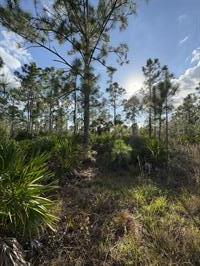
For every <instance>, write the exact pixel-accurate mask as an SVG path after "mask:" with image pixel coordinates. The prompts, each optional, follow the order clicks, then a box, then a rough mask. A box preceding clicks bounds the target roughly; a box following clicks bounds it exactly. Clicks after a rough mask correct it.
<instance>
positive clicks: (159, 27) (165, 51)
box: [0, 0, 200, 99]
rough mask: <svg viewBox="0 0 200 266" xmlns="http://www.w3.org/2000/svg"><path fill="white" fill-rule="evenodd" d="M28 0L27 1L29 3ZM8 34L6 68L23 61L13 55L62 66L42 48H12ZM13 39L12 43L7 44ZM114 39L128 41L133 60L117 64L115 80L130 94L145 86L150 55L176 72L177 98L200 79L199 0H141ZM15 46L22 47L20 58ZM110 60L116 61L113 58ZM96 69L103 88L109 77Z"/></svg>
mask: <svg viewBox="0 0 200 266" xmlns="http://www.w3.org/2000/svg"><path fill="white" fill-rule="evenodd" d="M29 1H30V0H27V1H24V3H25V5H27V7H28V2H29ZM43 2H45V0H43ZM46 3H47V4H48V1H46ZM2 30H3V29H2ZM2 33H3V35H2ZM7 35H8V34H6V32H5V30H4V31H3V32H2V31H1V35H0V56H2V57H4V58H3V59H4V61H6V62H5V63H6V64H7V68H8V69H7V72H8V71H10V72H12V71H13V70H15V69H17V68H19V65H20V64H17V62H16V61H15V65H13V62H12V59H13V60H15V59H16V60H18V61H19V62H20V63H23V62H25V61H26V60H30V58H31V57H32V60H34V61H36V63H37V64H38V65H39V66H41V67H46V66H56V67H63V65H61V64H59V63H55V62H54V61H53V59H55V57H54V56H53V55H52V54H50V53H49V52H46V51H45V50H43V49H38V48H33V49H29V50H28V51H27V52H25V51H23V52H22V49H21V48H20V49H21V50H20V49H18V48H16V47H15V48H14V51H13V50H12V49H13V47H14V42H15V38H16V37H14V36H12V37H11V36H10V35H9V36H10V37H9V38H8V37H7ZM16 39H17V42H22V40H21V39H19V38H16ZM11 42H12V43H13V46H12V45H10V47H8V44H9V43H11ZM112 42H113V43H114V44H117V43H121V42H126V43H127V44H128V46H129V60H130V63H129V64H128V65H124V66H122V67H118V72H117V74H116V75H115V79H116V81H118V82H119V83H120V84H121V85H122V86H124V87H125V88H126V89H127V94H128V95H129V96H130V95H132V94H134V93H135V92H136V91H137V90H138V89H140V88H141V87H142V82H143V77H142V71H141V67H142V66H143V65H144V64H145V62H146V60H147V59H148V58H149V57H151V58H159V59H160V61H161V63H162V64H167V65H168V66H169V68H170V70H171V71H172V72H173V73H174V74H175V76H176V77H177V80H178V81H179V82H180V84H181V87H182V91H181V92H180V95H179V98H178V99H181V97H183V96H185V95H186V94H187V93H188V92H192V89H193V86H195V84H196V83H197V81H198V79H199V80H200V50H199V49H198V48H199V47H200V0H150V1H149V3H148V4H146V3H145V1H143V0H140V1H139V0H138V10H137V15H136V16H133V17H131V18H130V19H129V26H128V29H127V30H126V31H125V32H122V33H120V34H119V32H118V31H115V32H113V33H112ZM16 49H18V50H19V51H18V56H17V58H15V57H16ZM63 51H65V50H63ZM5 53H6V54H7V55H5ZM8 55H11V56H12V58H11V57H8ZM20 55H21V58H20ZM194 56H195V59H194ZM109 60H110V61H111V62H114V61H113V60H114V59H113V58H110V59H109ZM10 65H11V67H10ZM115 66H116V67H117V65H115ZM97 70H98V72H99V73H100V74H101V78H100V84H101V87H102V89H103V88H105V86H106V80H107V77H106V74H105V71H104V69H103V68H102V67H98V69H97Z"/></svg>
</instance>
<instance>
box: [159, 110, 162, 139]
mask: <svg viewBox="0 0 200 266" xmlns="http://www.w3.org/2000/svg"><path fill="white" fill-rule="evenodd" d="M161 128H162V117H161V114H159V128H158V140H159V143H160V141H161Z"/></svg>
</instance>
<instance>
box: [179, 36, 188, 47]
mask: <svg viewBox="0 0 200 266" xmlns="http://www.w3.org/2000/svg"><path fill="white" fill-rule="evenodd" d="M188 40H189V36H186V37H185V38H184V39H182V40H180V42H179V44H180V45H182V44H184V43H185V42H187V41H188Z"/></svg>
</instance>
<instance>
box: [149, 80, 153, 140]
mask: <svg viewBox="0 0 200 266" xmlns="http://www.w3.org/2000/svg"><path fill="white" fill-rule="evenodd" d="M151 102H152V89H151V84H150V85H149V138H151V137H152V109H151Z"/></svg>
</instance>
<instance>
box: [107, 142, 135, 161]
mask: <svg viewBox="0 0 200 266" xmlns="http://www.w3.org/2000/svg"><path fill="white" fill-rule="evenodd" d="M131 152H132V148H131V147H130V146H129V145H127V144H126V143H125V142H124V141H123V140H122V139H117V140H115V142H114V145H113V148H112V153H111V156H112V160H113V162H116V163H118V164H119V166H120V165H121V164H122V163H124V162H125V163H128V162H129V161H130V158H131Z"/></svg>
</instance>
